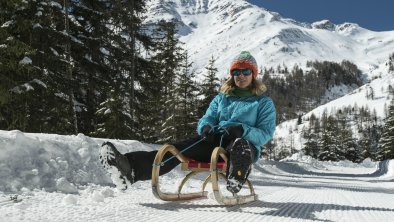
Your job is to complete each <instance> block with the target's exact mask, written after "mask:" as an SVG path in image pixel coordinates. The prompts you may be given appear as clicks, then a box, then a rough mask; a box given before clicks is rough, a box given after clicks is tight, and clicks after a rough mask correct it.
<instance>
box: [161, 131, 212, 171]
mask: <svg viewBox="0 0 394 222" xmlns="http://www.w3.org/2000/svg"><path fill="white" fill-rule="evenodd" d="M203 140H205V138H201V139H200V140H198V141H197V142H195V143H193V144H192V145H190V146H188V147H187V148H185V149H184V150H182V151H180V152H179V153H183V152H185V151H187V150H189V149H190V148H192V147H194V146H195V145H197V144H199V143H201V142H202V141H203ZM176 156H177V155H174V156H172V157H170V158H168V159H166V160H165V161H163V162H161V163H159V164H153V166H156V167H159V166H164V164H165V163H167V162H168V161H170V160H172V159H174V158H175V157H176Z"/></svg>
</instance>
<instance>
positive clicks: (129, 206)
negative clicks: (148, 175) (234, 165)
mask: <svg viewBox="0 0 394 222" xmlns="http://www.w3.org/2000/svg"><path fill="white" fill-rule="evenodd" d="M102 141H103V139H95V138H88V137H85V136H83V135H78V136H60V135H40V134H25V133H21V132H18V131H12V132H6V131H0V165H1V167H0V168H1V170H0V221H4V222H9V221H37V222H38V221H40V222H41V221H95V222H96V221H168V220H172V221H173V220H174V221H218V220H220V221H232V222H233V221H347V222H349V221H357V222H359V221H380V222H383V221H392V218H394V204H393V203H394V161H393V160H391V161H386V162H381V163H376V162H371V161H364V162H363V163H362V164H353V163H350V162H343V161H342V162H332V163H331V162H320V161H317V160H313V159H310V158H308V157H305V156H299V155H298V156H297V155H295V156H293V157H292V158H289V159H287V160H284V161H281V162H275V161H265V160H261V161H259V162H258V163H257V164H255V165H254V169H253V171H252V174H251V176H250V180H251V181H252V182H253V184H254V188H255V191H256V193H257V194H258V196H259V200H258V201H255V202H252V203H249V204H245V205H239V206H232V207H226V206H220V205H218V203H217V202H216V200H215V199H214V198H213V196H212V193H211V191H212V190H211V188H210V184H208V186H207V191H209V192H210V194H209V196H208V198H204V199H198V200H193V201H182V202H180V201H179V202H164V201H161V200H158V199H156V198H155V197H154V196H153V194H152V191H151V184H150V181H139V182H137V183H135V184H134V185H133V186H132V187H131V189H128V190H127V191H124V192H123V191H119V190H117V189H116V188H115V187H113V186H111V183H110V182H109V177H108V176H107V175H106V174H105V173H104V171H103V169H101V167H100V165H99V164H98V157H97V151H98V148H99V146H100V144H101V143H102ZM112 142H114V143H115V145H117V146H119V147H120V150H121V151H122V152H125V151H127V149H129V150H130V149H131V148H130V147H133V149H131V150H134V149H137V148H138V149H139V150H150V149H154V146H151V147H147V146H146V145H143V144H141V143H139V142H138V141H120V140H113V141H112ZM5 147H7V148H5ZM136 147H137V148H136ZM11 148H12V149H11ZM15 163H18V164H15ZM83 175H85V177H84V178H83V179H82V178H81V177H82V176H83ZM183 175H184V172H182V171H180V170H179V169H178V168H177V169H175V170H174V171H172V172H170V173H169V174H166V175H164V176H162V177H161V178H160V182H161V184H162V189H163V190H171V191H174V190H175V189H176V185H177V184H179V182H180V181H181V179H182V176H183ZM202 178H204V176H203V175H201V176H198V177H197V178H195V179H192V180H191V181H190V183H188V184H187V186H186V190H187V191H191V190H199V189H201V183H202V181H201V179H202ZM222 188H223V190H225V185H224V184H223V186H222ZM241 192H247V189H243V190H242V191H241ZM16 194H18V200H22V201H20V202H13V201H7V200H9V199H10V197H12V196H14V195H16ZM3 201H4V202H3Z"/></svg>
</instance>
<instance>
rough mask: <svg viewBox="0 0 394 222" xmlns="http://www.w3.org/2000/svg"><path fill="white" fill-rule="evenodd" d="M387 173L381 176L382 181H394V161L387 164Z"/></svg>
mask: <svg viewBox="0 0 394 222" xmlns="http://www.w3.org/2000/svg"><path fill="white" fill-rule="evenodd" d="M386 165H387V173H386V174H384V175H383V176H381V177H380V178H381V179H394V160H388V161H387V162H386Z"/></svg>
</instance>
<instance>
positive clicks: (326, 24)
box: [312, 19, 335, 31]
mask: <svg viewBox="0 0 394 222" xmlns="http://www.w3.org/2000/svg"><path fill="white" fill-rule="evenodd" d="M312 27H313V28H315V29H326V30H329V31H335V24H334V23H332V22H331V21H330V20H326V19H325V20H321V21H317V22H314V23H312Z"/></svg>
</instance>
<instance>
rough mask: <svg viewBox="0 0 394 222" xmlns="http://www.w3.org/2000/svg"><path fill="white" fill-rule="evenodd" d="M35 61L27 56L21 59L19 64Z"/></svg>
mask: <svg viewBox="0 0 394 222" xmlns="http://www.w3.org/2000/svg"><path fill="white" fill-rule="evenodd" d="M32 62H33V61H32V60H31V58H29V57H27V56H25V57H24V58H23V59H22V60H21V61H19V64H23V65H27V64H31V63H32Z"/></svg>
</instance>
